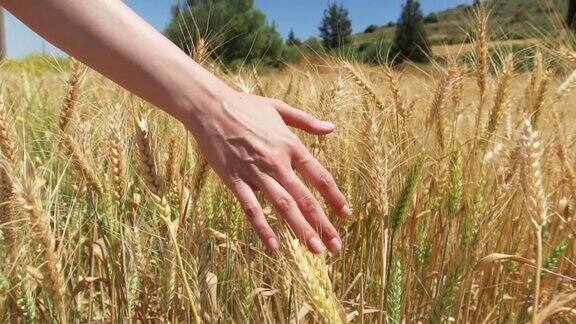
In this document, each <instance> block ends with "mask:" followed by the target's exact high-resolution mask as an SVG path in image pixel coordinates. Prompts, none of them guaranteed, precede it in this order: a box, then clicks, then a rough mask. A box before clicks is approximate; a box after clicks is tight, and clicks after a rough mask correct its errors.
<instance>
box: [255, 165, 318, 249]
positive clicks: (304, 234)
mask: <svg viewBox="0 0 576 324" xmlns="http://www.w3.org/2000/svg"><path fill="white" fill-rule="evenodd" d="M260 181H261V183H260V189H261V190H262V191H263V192H264V194H265V195H266V196H267V197H268V199H269V200H270V202H271V203H272V205H273V206H274V209H276V211H277V212H278V214H280V216H282V218H284V220H286V222H287V223H288V225H289V226H290V227H291V228H292V230H293V231H294V233H295V234H296V236H297V237H298V239H299V240H300V242H302V243H304V244H306V246H307V247H308V249H309V250H310V251H311V252H312V253H315V254H321V253H322V252H324V250H325V246H324V244H323V243H322V241H321V240H320V237H318V234H317V232H316V231H315V230H314V228H312V226H311V225H310V223H308V221H307V220H306V218H304V216H303V215H302V212H301V211H300V209H299V208H298V204H297V203H296V201H295V200H294V198H293V197H292V196H291V195H290V193H288V191H286V189H284V187H282V185H280V184H279V183H278V182H277V181H276V180H275V179H273V178H272V177H270V176H263V177H262V178H261V180H260Z"/></svg>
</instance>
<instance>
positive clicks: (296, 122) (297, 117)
mask: <svg viewBox="0 0 576 324" xmlns="http://www.w3.org/2000/svg"><path fill="white" fill-rule="evenodd" d="M272 106H274V108H276V111H278V113H279V114H280V116H281V117H282V120H284V122H285V123H286V125H288V126H292V127H296V128H299V129H301V130H303V131H305V132H307V133H310V134H313V135H327V134H330V133H332V132H333V131H334V124H333V123H331V122H329V121H323V120H320V119H318V118H316V117H314V116H312V115H310V114H309V113H307V112H304V111H302V110H300V109H297V108H294V107H292V106H290V105H288V104H287V103H285V102H283V101H280V100H273V102H272Z"/></svg>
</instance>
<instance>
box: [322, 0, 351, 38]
mask: <svg viewBox="0 0 576 324" xmlns="http://www.w3.org/2000/svg"><path fill="white" fill-rule="evenodd" d="M319 29H320V37H321V38H322V41H323V43H324V46H325V47H326V48H329V49H333V48H338V47H340V46H343V45H348V44H350V42H351V41H352V38H351V35H352V21H350V19H349V18H348V10H346V9H344V7H343V6H342V4H337V3H336V2H333V3H331V4H329V5H328V8H326V9H325V10H324V18H322V23H321V24H320V27H319Z"/></svg>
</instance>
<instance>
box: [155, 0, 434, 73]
mask: <svg viewBox="0 0 576 324" xmlns="http://www.w3.org/2000/svg"><path fill="white" fill-rule="evenodd" d="M172 16H173V17H172V21H171V22H170V24H169V26H168V27H167V29H166V32H165V33H166V35H167V36H168V38H170V39H171V40H172V41H173V42H174V43H176V44H177V45H178V46H180V47H181V48H182V49H183V50H185V51H187V52H191V51H193V48H194V44H195V43H196V42H198V40H199V39H200V38H202V39H206V40H209V46H208V47H209V48H210V51H211V54H212V56H213V57H215V58H218V59H219V60H221V61H222V62H223V63H224V64H226V65H228V66H230V67H232V68H235V67H239V66H242V65H266V66H275V65H279V64H282V63H285V62H293V61H297V60H298V59H299V58H300V55H301V54H302V53H305V52H306V51H312V52H317V53H324V52H329V53H333V54H337V55H341V56H346V57H348V58H350V59H356V60H359V61H363V62H367V63H380V62H382V61H383V60H385V59H386V58H387V57H388V56H392V57H395V58H397V59H396V61H397V62H398V61H402V60H412V61H417V62H425V61H427V60H428V57H429V55H430V46H429V43H428V39H427V37H426V33H425V31H424V28H423V24H424V20H425V17H424V16H423V14H422V11H421V9H420V3H419V2H418V0H406V2H405V3H404V5H403V10H402V15H401V16H400V18H399V20H398V23H397V24H396V25H397V31H396V37H395V39H394V42H393V43H390V42H387V41H385V40H384V39H382V40H381V41H379V42H370V43H362V44H355V43H354V39H353V36H352V21H351V19H350V18H349V14H348V10H347V9H346V8H344V7H343V6H342V4H338V3H336V2H333V3H330V4H328V6H327V8H326V9H325V10H324V16H323V18H322V21H321V22H320V24H319V35H318V37H312V38H309V39H307V40H301V39H299V38H298V37H297V36H296V34H295V32H294V31H293V30H292V31H291V32H290V34H289V35H288V37H287V39H286V40H283V39H282V37H281V36H280V34H279V33H278V30H277V28H276V25H275V24H270V23H268V22H267V21H266V16H265V14H264V13H263V12H261V11H260V10H258V9H256V8H255V7H254V1H253V0H186V1H185V2H184V3H180V4H178V5H175V6H174V7H173V8H172ZM369 28H370V27H369ZM373 28H376V27H375V26H373Z"/></svg>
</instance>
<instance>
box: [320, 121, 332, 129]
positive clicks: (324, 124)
mask: <svg viewBox="0 0 576 324" xmlns="http://www.w3.org/2000/svg"><path fill="white" fill-rule="evenodd" d="M320 125H321V126H322V128H324V129H329V130H332V129H334V124H333V123H331V122H329V121H323V122H322V123H320Z"/></svg>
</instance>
